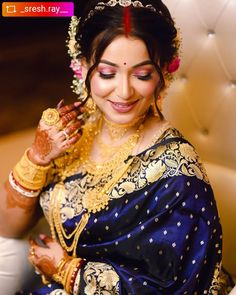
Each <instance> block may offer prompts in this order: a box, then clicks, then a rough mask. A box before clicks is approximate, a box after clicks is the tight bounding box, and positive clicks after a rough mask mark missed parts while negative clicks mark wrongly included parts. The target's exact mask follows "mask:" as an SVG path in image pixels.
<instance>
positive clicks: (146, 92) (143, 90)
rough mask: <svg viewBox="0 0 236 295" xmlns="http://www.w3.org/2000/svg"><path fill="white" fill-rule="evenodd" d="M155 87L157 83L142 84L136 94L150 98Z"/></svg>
mask: <svg viewBox="0 0 236 295" xmlns="http://www.w3.org/2000/svg"><path fill="white" fill-rule="evenodd" d="M156 87H157V83H154V82H150V83H143V85H142V87H139V89H137V90H138V92H139V93H140V94H141V95H142V96H144V97H149V96H152V95H153V93H154V92H155V90H156Z"/></svg>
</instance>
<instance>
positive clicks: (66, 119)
mask: <svg viewBox="0 0 236 295" xmlns="http://www.w3.org/2000/svg"><path fill="white" fill-rule="evenodd" d="M79 114H80V112H79V110H73V111H71V112H69V113H67V114H65V115H63V116H62V118H61V121H62V125H63V126H66V125H67V124H68V123H69V122H71V121H73V120H74V119H75V118H77V116H78V115H79Z"/></svg>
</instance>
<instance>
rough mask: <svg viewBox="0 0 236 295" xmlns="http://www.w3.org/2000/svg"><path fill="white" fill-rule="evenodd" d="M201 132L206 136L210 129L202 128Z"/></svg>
mask: <svg viewBox="0 0 236 295" xmlns="http://www.w3.org/2000/svg"><path fill="white" fill-rule="evenodd" d="M201 133H202V134H203V135H205V136H207V135H209V133H210V131H209V129H207V128H202V130H201Z"/></svg>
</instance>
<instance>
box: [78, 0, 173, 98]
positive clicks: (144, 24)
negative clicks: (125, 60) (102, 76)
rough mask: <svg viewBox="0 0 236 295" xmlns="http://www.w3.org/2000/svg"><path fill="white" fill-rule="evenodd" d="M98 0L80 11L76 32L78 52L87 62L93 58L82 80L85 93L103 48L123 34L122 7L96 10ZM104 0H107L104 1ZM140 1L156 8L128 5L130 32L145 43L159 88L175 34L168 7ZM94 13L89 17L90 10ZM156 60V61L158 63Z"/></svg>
mask: <svg viewBox="0 0 236 295" xmlns="http://www.w3.org/2000/svg"><path fill="white" fill-rule="evenodd" d="M98 2H100V1H95V0H90V1H87V4H86V5H85V6H84V9H83V10H82V11H80V15H79V16H80V17H81V20H80V24H79V28H78V33H77V36H76V39H77V42H78V43H79V45H80V50H81V55H80V56H79V58H85V59H86V61H87V62H88V63H89V62H91V60H92V59H93V60H94V64H93V65H92V66H91V67H90V69H89V71H88V74H87V78H86V81H85V84H86V87H87V89H88V93H90V80H89V78H90V75H91V73H92V72H93V70H94V69H95V68H96V67H97V65H98V63H99V61H100V59H101V57H102V54H103V52H104V51H105V49H106V48H107V46H108V45H109V44H110V43H111V42H112V41H113V40H114V39H115V38H116V37H117V36H119V35H125V28H124V8H123V7H121V6H120V5H116V6H115V7H110V6H105V7H104V9H102V10H95V9H94V8H95V6H96V5H97V4H98ZM104 2H107V1H104ZM142 3H143V5H144V6H146V5H148V4H150V5H152V6H153V7H154V8H155V9H156V11H153V10H151V9H149V8H143V7H133V6H132V5H131V6H129V8H130V16H131V31H130V33H129V35H130V36H133V37H136V38H139V39H141V40H143V41H144V43H145V44H146V47H147V50H148V53H149V55H150V58H151V60H152V61H153V63H154V65H155V66H156V70H157V71H158V73H159V75H160V81H161V83H160V84H161V85H159V87H158V88H159V89H157V92H159V90H160V89H162V88H164V86H165V81H164V77H163V74H162V70H163V69H164V68H165V67H166V66H167V65H168V64H169V63H170V62H171V61H172V60H173V58H174V56H175V55H176V54H177V50H178V48H177V46H176V42H175V38H176V35H177V30H176V28H175V25H174V21H173V19H172V17H171V15H170V12H169V10H168V9H167V7H166V6H165V5H164V4H163V3H162V1H160V0H145V1H144V0H143V1H142ZM91 11H93V15H92V16H91V17H88V15H89V14H90V12H91ZM157 60H159V65H158V64H157V62H156V61H157Z"/></svg>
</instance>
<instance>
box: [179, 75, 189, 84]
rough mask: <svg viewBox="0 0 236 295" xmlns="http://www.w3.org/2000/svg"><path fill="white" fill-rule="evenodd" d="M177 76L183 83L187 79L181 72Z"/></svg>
mask: <svg viewBox="0 0 236 295" xmlns="http://www.w3.org/2000/svg"><path fill="white" fill-rule="evenodd" d="M179 78H180V81H181V82H183V83H186V82H187V80H188V78H187V76H186V75H185V74H181V75H180V77H179Z"/></svg>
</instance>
